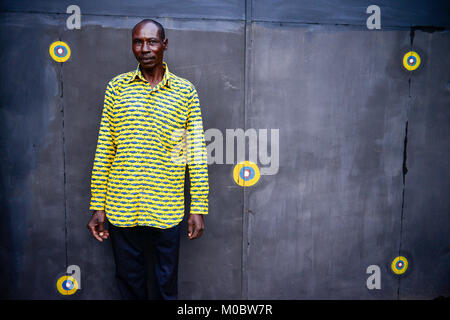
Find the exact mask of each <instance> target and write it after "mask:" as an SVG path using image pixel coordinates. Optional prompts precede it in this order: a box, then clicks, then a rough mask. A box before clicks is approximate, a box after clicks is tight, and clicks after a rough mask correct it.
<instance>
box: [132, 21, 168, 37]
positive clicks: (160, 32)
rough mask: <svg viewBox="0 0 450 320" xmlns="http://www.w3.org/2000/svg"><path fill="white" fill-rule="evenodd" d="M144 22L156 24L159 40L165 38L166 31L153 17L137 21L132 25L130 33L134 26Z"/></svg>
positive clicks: (134, 28)
mask: <svg viewBox="0 0 450 320" xmlns="http://www.w3.org/2000/svg"><path fill="white" fill-rule="evenodd" d="M144 23H153V24H154V25H156V26H157V27H158V30H159V36H160V38H161V39H160V40H164V39H165V38H166V32H165V31H164V27H163V26H162V24H161V23H159V22H158V21H155V20H153V19H144V20H142V21H140V22H138V23H137V24H136V25H135V26H134V27H133V30H131V35H133V32H134V30H136V28H137V27H138V26H139V25H141V24H144Z"/></svg>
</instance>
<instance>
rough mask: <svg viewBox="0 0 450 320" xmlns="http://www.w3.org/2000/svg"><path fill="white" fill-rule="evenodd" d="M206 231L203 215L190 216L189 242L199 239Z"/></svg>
mask: <svg viewBox="0 0 450 320" xmlns="http://www.w3.org/2000/svg"><path fill="white" fill-rule="evenodd" d="M204 229H205V222H204V221H203V215H201V214H190V215H189V219H188V238H189V240H193V239H198V238H200V237H201V236H202V233H203V230H204Z"/></svg>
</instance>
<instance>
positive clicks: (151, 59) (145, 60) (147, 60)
mask: <svg viewBox="0 0 450 320" xmlns="http://www.w3.org/2000/svg"><path fill="white" fill-rule="evenodd" d="M141 60H142V61H144V62H149V61H153V60H155V57H145V58H144V57H143V58H142V59H141Z"/></svg>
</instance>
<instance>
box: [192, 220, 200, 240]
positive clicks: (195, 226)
mask: <svg viewBox="0 0 450 320" xmlns="http://www.w3.org/2000/svg"><path fill="white" fill-rule="evenodd" d="M198 229H199V228H198V225H197V224H195V223H194V232H193V233H192V236H191V239H196V238H197V237H198Z"/></svg>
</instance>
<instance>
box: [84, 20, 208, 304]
mask: <svg viewBox="0 0 450 320" xmlns="http://www.w3.org/2000/svg"><path fill="white" fill-rule="evenodd" d="M167 45H168V40H167V39H166V37H165V32H164V28H163V27H162V25H161V24H159V23H158V22H156V21H154V20H150V19H145V20H142V21H141V22H139V23H138V24H137V25H136V26H135V27H134V28H133V30H132V50H133V53H134V56H135V57H136V60H137V61H138V66H137V69H136V70H135V71H130V72H127V73H124V74H120V75H118V76H116V77H115V78H113V79H112V80H111V81H110V82H109V83H108V85H107V88H106V93H105V101H104V107H103V113H102V118H101V122H100V130H99V137H98V142H97V149H96V153H95V160H94V166H93V170H92V179H91V193H92V197H91V201H90V210H94V212H93V214H92V217H91V219H90V221H89V223H88V228H89V230H90V232H91V233H92V235H93V236H94V237H95V238H96V239H97V240H98V241H100V242H102V241H103V240H105V239H108V238H109V237H110V238H111V244H112V248H113V253H114V260H115V263H116V278H117V281H118V286H119V291H120V293H121V295H122V297H123V298H124V299H147V298H148V296H147V285H146V283H147V280H146V279H147V274H146V270H147V269H146V264H145V256H144V252H145V248H146V247H147V246H148V245H150V248H151V253H152V254H151V258H152V262H153V273H154V277H153V278H154V280H155V283H154V285H152V291H153V297H154V298H156V299H177V279H178V275H177V272H178V248H179V238H180V231H179V229H180V222H181V221H182V219H183V216H184V178H185V170H186V165H187V166H188V170H189V175H190V179H191V206H190V215H189V218H188V238H189V239H191V240H192V239H197V238H199V237H200V236H201V235H202V233H203V230H204V220H203V215H204V214H207V213H208V193H209V184H208V168H207V158H206V147H205V140H204V133H203V123H202V117H201V109H200V105H199V99H198V95H197V91H196V89H195V87H194V85H193V84H192V83H191V82H189V81H188V80H186V79H183V78H181V77H178V76H176V75H175V74H173V73H171V72H170V71H169V68H168V66H167V64H166V63H165V62H164V61H163V55H164V51H165V50H167ZM180 132H181V133H184V134H180ZM186 135H187V136H188V137H189V139H186ZM186 141H188V142H187V143H186ZM180 146H181V147H180ZM180 159H184V160H185V161H180ZM106 218H107V220H108V221H109V230H106V229H105V228H104V222H105V220H106Z"/></svg>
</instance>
